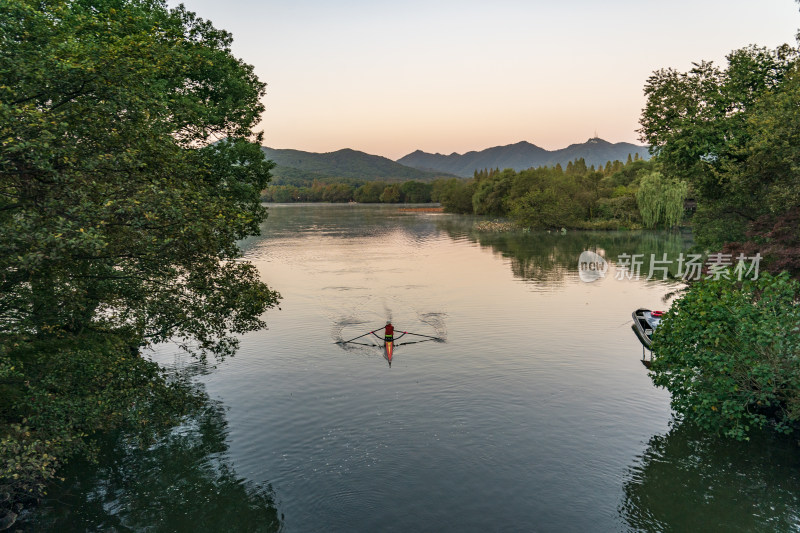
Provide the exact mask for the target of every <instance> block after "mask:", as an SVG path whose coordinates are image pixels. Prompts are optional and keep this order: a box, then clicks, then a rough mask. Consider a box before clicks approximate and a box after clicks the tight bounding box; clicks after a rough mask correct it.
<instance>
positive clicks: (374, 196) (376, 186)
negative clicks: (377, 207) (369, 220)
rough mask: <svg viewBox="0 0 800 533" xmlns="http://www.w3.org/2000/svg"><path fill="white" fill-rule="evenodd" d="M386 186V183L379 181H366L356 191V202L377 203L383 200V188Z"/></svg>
mask: <svg viewBox="0 0 800 533" xmlns="http://www.w3.org/2000/svg"><path fill="white" fill-rule="evenodd" d="M385 187H386V184H385V183H381V182H378V181H371V182H369V183H365V184H364V185H362V186H361V187H359V188H358V189H356V192H355V195H354V197H355V200H356V202H362V203H372V204H377V203H378V202H380V201H381V193H383V189H384V188H385Z"/></svg>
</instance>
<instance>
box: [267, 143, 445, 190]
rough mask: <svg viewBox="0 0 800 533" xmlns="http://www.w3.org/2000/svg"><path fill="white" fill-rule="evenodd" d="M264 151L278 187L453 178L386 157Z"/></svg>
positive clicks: (347, 152)
mask: <svg viewBox="0 0 800 533" xmlns="http://www.w3.org/2000/svg"><path fill="white" fill-rule="evenodd" d="M261 149H262V150H263V151H264V155H266V157H267V159H271V160H272V161H274V162H275V164H276V166H275V168H274V169H273V170H272V175H273V176H274V178H273V180H272V183H273V184H275V185H281V184H291V185H304V184H306V183H307V182H309V181H313V180H315V179H319V180H325V179H328V178H351V179H358V180H364V181H373V180H386V181H410V180H416V181H424V182H427V181H433V180H435V179H436V178H439V177H443V176H449V177H452V175H450V174H448V173H446V172H437V171H428V170H420V169H416V168H413V167H410V166H407V165H401V164H400V163H396V162H394V161H392V160H391V159H389V158H386V157H381V156H378V155H370V154H367V153H364V152H359V151H358V150H351V149H349V148H345V149H344V150H337V151H336V152H328V153H324V154H319V153H315V152H303V151H301V150H288V149H276V148H267V147H266V146H262V147H261Z"/></svg>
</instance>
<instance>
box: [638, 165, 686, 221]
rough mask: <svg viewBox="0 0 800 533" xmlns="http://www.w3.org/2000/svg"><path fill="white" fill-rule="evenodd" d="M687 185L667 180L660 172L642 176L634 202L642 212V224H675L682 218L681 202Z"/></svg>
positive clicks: (684, 196) (684, 197)
mask: <svg viewBox="0 0 800 533" xmlns="http://www.w3.org/2000/svg"><path fill="white" fill-rule="evenodd" d="M687 191H688V187H687V185H686V183H685V182H683V181H677V180H668V179H666V178H664V176H662V175H661V173H660V172H651V173H649V174H646V175H645V176H644V177H642V181H641V184H640V185H639V190H638V191H637V193H636V203H637V205H638V206H639V212H641V214H642V220H643V221H644V225H645V226H647V227H648V228H655V227H656V226H657V225H658V224H659V223H663V224H664V227H666V228H671V227H674V226H677V225H678V224H679V223H680V221H681V219H682V218H683V202H684V200H685V199H686V194H687Z"/></svg>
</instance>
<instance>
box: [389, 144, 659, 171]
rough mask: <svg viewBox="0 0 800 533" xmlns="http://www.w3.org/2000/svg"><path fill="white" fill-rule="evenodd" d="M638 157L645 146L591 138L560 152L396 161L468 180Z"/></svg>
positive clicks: (506, 150) (420, 155) (517, 149)
mask: <svg viewBox="0 0 800 533" xmlns="http://www.w3.org/2000/svg"><path fill="white" fill-rule="evenodd" d="M637 153H638V154H639V157H640V158H643V159H649V158H650V154H649V153H648V151H647V147H646V146H638V145H635V144H631V143H625V142H621V143H610V142H608V141H605V140H603V139H600V138H597V137H593V138H591V139H589V140H588V141H586V142H585V143H582V144H571V145H569V146H567V147H566V148H562V149H560V150H552V151H550V150H545V149H544V148H540V147H538V146H536V145H535V144H531V143H529V142H526V141H522V142H518V143H516V144H509V145H507V146H495V147H494V148H487V149H485V150H481V151H480V152H475V151H473V152H467V153H465V154H458V153H455V152H454V153H452V154H450V155H442V154H430V153H427V152H423V151H422V150H417V151H416V152H413V153H410V154H408V155H406V156H403V157H401V158H400V159H398V160H397V162H398V163H401V164H403V165H406V166H409V167H413V168H416V169H420V170H427V171H433V172H448V173H451V174H455V175H457V176H462V177H472V175H473V173H474V172H475V170H482V169H484V168H499V169H501V170H502V169H505V168H513V169H514V170H517V171H519V170H525V169H527V168H531V167H541V166H555V165H556V164H557V163H560V164H561V165H562V166H566V164H567V163H568V162H570V161H574V160H575V159H578V158H581V157H582V158H584V160H585V161H586V165H587V166H591V165H595V166H598V165H605V164H606V162H608V161H614V160H617V159H619V160H620V161H623V162H624V161H625V160H627V158H628V154H630V155H631V156H632V157H633V156H634V154H637Z"/></svg>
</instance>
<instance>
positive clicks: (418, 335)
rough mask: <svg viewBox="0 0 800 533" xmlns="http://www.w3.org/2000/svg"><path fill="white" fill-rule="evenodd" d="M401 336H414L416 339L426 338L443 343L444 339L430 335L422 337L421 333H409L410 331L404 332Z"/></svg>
mask: <svg viewBox="0 0 800 533" xmlns="http://www.w3.org/2000/svg"><path fill="white" fill-rule="evenodd" d="M403 335H416V336H417V337H427V338H429V339H433V340H437V341H443V340H444V339H443V338H441V337H431V336H430V335H422V334H421V333H411V332H410V331H404V332H403Z"/></svg>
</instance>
